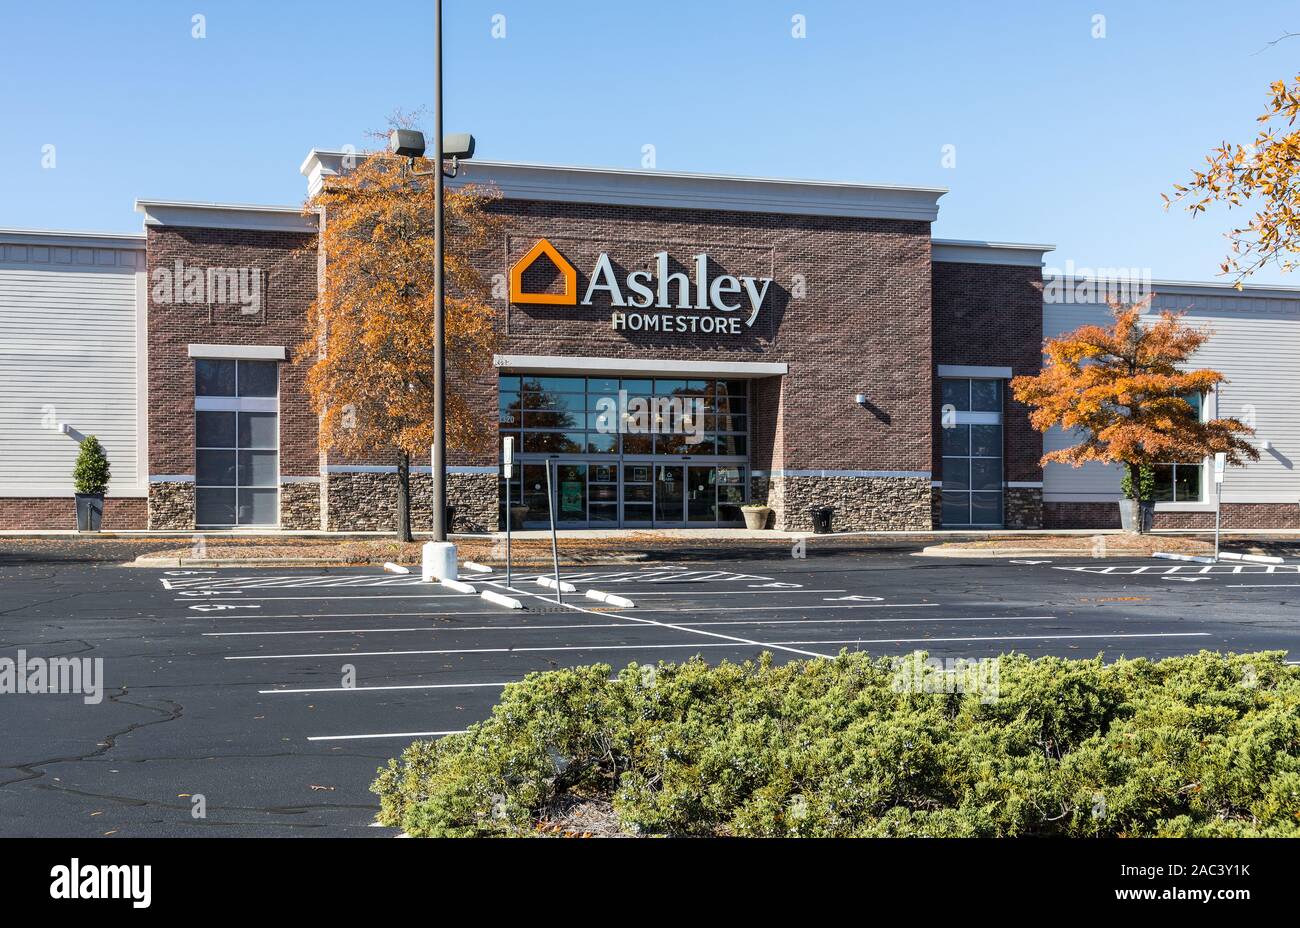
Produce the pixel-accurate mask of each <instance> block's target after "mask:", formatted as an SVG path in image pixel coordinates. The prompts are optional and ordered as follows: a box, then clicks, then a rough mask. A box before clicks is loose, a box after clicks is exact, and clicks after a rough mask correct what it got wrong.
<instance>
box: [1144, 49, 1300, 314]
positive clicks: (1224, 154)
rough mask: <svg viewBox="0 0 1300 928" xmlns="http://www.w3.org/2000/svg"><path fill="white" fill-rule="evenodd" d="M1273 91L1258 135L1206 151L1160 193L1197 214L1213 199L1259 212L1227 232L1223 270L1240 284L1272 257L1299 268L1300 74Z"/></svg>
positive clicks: (1284, 266)
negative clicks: (1183, 179)
mask: <svg viewBox="0 0 1300 928" xmlns="http://www.w3.org/2000/svg"><path fill="white" fill-rule="evenodd" d="M1283 38H1287V36H1284V37H1283ZM1269 93H1270V95H1271V96H1270V99H1269V104H1268V110H1267V112H1265V113H1264V114H1263V115H1261V116H1259V117H1258V119H1257V122H1259V123H1261V125H1262V126H1266V127H1261V129H1260V131H1259V132H1258V133H1257V134H1256V136H1255V138H1254V139H1252V140H1251V141H1250V142H1248V143H1247V144H1244V145H1243V144H1240V143H1238V144H1235V145H1234V144H1232V143H1229V142H1226V141H1225V142H1223V143H1221V144H1220V145H1219V147H1218V148H1216V149H1214V151H1212V152H1210V154H1209V155H1207V156H1206V158H1205V170H1203V171H1196V170H1193V171H1192V178H1191V180H1190V181H1188V183H1186V184H1174V185H1173V189H1174V195H1173V196H1172V197H1170V196H1169V195H1168V194H1161V196H1162V197H1163V198H1164V201H1165V208H1166V209H1167V208H1168V207H1169V206H1170V205H1171V204H1173V203H1176V202H1182V203H1183V205H1184V206H1185V207H1186V208H1187V210H1188V212H1190V213H1191V214H1192V216H1193V218H1195V217H1196V216H1197V215H1199V214H1200V213H1203V212H1205V211H1206V207H1207V206H1209V205H1210V204H1211V203H1213V202H1219V203H1224V204H1226V205H1227V207H1228V208H1229V209H1233V208H1238V207H1247V208H1250V209H1253V210H1254V211H1255V213H1254V215H1253V216H1252V217H1251V218H1250V220H1249V221H1247V222H1246V223H1245V224H1243V225H1238V226H1237V227H1236V228H1234V229H1232V230H1231V231H1229V232H1228V241H1229V243H1230V247H1231V253H1230V254H1229V255H1228V257H1227V258H1226V259H1225V260H1224V262H1223V263H1222V264H1221V265H1220V266H1219V269H1220V270H1221V271H1222V272H1223V273H1224V274H1236V275H1237V281H1236V284H1237V288H1238V289H1240V288H1241V281H1242V279H1244V278H1246V277H1248V276H1250V275H1251V274H1253V273H1254V272H1255V271H1256V270H1258V269H1259V268H1260V267H1263V266H1264V265H1266V264H1268V263H1270V262H1272V263H1274V264H1276V265H1277V266H1278V267H1279V268H1281V269H1282V270H1284V271H1291V270H1294V269H1295V268H1297V267H1300V259H1298V258H1297V254H1300V126H1297V125H1296V120H1297V119H1300V75H1297V76H1296V78H1295V79H1294V80H1293V81H1292V82H1291V83H1289V84H1288V83H1287V82H1286V81H1281V80H1279V81H1274V82H1273V84H1272V85H1271V86H1270V87H1269ZM1275 120H1276V122H1275ZM1268 123H1273V125H1267V124H1268ZM1279 127H1280V128H1279Z"/></svg>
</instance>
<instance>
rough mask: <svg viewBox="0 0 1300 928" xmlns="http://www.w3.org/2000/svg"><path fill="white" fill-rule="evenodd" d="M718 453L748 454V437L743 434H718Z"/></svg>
mask: <svg viewBox="0 0 1300 928" xmlns="http://www.w3.org/2000/svg"><path fill="white" fill-rule="evenodd" d="M718 454H731V455H739V454H749V439H748V438H746V437H745V436H744V435H719V436H718Z"/></svg>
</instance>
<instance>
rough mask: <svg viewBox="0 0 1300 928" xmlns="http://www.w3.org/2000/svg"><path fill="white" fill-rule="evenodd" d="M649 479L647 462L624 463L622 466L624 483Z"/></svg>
mask: <svg viewBox="0 0 1300 928" xmlns="http://www.w3.org/2000/svg"><path fill="white" fill-rule="evenodd" d="M651 479H652V478H651V470H650V465H649V464H625V465H624V466H623V482H624V483H649V482H650V480H651Z"/></svg>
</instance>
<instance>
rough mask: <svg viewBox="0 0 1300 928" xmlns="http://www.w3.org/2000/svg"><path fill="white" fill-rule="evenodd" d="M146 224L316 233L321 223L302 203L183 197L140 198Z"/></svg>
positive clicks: (138, 204)
mask: <svg viewBox="0 0 1300 928" xmlns="http://www.w3.org/2000/svg"><path fill="white" fill-rule="evenodd" d="M135 211H136V212H137V213H144V224H145V227H146V228H147V227H149V226H190V227H196V228H201V229H251V230H256V231H263V232H315V231H317V230H318V228H319V223H318V222H317V221H316V220H315V219H313V218H312V217H310V216H304V215H303V212H302V208H301V207H298V206H253V205H249V204H244V203H193V202H186V201H183V200H136V201H135Z"/></svg>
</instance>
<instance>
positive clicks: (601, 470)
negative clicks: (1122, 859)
mask: <svg viewBox="0 0 1300 928" xmlns="http://www.w3.org/2000/svg"><path fill="white" fill-rule="evenodd" d="M589 479H590V480H591V482H592V483H613V484H617V483H618V465H617V464H592V465H591V473H590V477H589Z"/></svg>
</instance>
